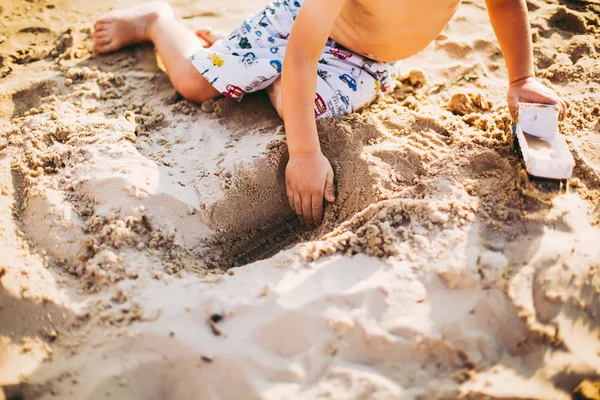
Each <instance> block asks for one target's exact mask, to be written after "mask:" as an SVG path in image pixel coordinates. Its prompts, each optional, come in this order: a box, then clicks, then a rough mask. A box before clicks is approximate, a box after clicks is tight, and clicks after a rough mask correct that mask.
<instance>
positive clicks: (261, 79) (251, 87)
mask: <svg viewBox="0 0 600 400" xmlns="http://www.w3.org/2000/svg"><path fill="white" fill-rule="evenodd" d="M268 80H269V79H268V78H266V77H264V76H259V77H257V78H256V79H255V80H253V81H252V82H250V84H249V85H248V86H246V87H245V88H244V90H245V91H246V93H247V92H250V91H252V90H254V89H256V88H257V87H258V86H259V85H261V84H262V83H263V82H265V81H268Z"/></svg>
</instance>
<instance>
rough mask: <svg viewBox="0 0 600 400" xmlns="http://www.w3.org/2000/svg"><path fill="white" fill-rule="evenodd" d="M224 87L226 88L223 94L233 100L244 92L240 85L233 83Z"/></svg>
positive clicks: (240, 96)
mask: <svg viewBox="0 0 600 400" xmlns="http://www.w3.org/2000/svg"><path fill="white" fill-rule="evenodd" d="M225 89H226V90H225V91H224V92H223V95H224V96H226V97H229V98H230V99H234V100H241V98H242V97H244V95H245V94H246V92H244V91H243V90H242V88H241V87H238V86H235V85H227V87H226V88H225Z"/></svg>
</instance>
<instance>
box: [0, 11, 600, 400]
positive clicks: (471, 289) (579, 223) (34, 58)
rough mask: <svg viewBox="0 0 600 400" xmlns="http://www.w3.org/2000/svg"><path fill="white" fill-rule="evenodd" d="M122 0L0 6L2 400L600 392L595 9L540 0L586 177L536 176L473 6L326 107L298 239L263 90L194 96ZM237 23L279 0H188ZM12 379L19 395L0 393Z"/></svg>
mask: <svg viewBox="0 0 600 400" xmlns="http://www.w3.org/2000/svg"><path fill="white" fill-rule="evenodd" d="M133 4H137V3H136V2H134V1H130V0H128V1H120V2H117V1H115V0H108V1H105V2H101V3H95V2H90V1H86V2H81V1H80V2H76V1H72V0H28V1H20V0H19V1H17V0H7V1H4V2H3V3H2V5H1V6H0V386H2V387H3V390H0V399H1V398H3V396H4V397H6V398H7V399H54V398H60V399H77V400H81V399H90V400H91V399H108V398H110V399H316V398H323V399H398V398H401V399H459V398H460V399H569V398H571V397H572V396H573V398H596V399H597V398H600V394H599V393H598V387H599V386H598V383H597V382H598V380H599V378H600V327H599V325H600V272H599V269H600V245H599V244H600V229H599V227H598V223H599V222H600V47H598V46H599V44H600V17H599V15H600V5H598V3H595V2H593V1H583V0H582V1H566V0H565V1H562V0H561V1H560V2H559V1H555V0H546V1H543V0H528V3H527V4H528V8H529V10H530V17H531V23H532V27H533V41H534V52H535V63H536V73H537V75H538V76H539V77H540V79H542V81H543V82H545V83H546V84H548V85H549V86H551V87H552V88H554V89H555V90H556V91H557V92H558V93H559V94H560V95H561V96H563V98H564V99H565V100H566V101H567V102H568V103H569V114H568V116H567V118H566V119H565V120H564V121H562V122H561V123H560V130H561V132H562V133H563V134H564V135H565V138H566V140H567V142H568V144H569V148H570V149H571V151H572V153H573V155H574V157H575V159H576V166H575V170H574V173H573V178H572V179H570V180H568V181H563V182H554V181H541V180H535V179H532V178H530V177H528V176H527V174H526V173H525V171H524V166H523V164H522V162H521V159H520V156H519V153H518V148H517V147H515V145H514V141H513V137H512V134H511V130H510V117H509V115H508V110H507V107H506V104H505V99H504V98H505V93H506V88H507V78H506V76H507V75H506V69H505V67H504V64H503V60H502V56H501V53H500V50H499V47H498V45H497V42H496V40H495V37H494V35H493V31H492V30H491V27H490V24H489V19H488V17H487V13H486V10H485V7H484V2H482V1H473V0H469V1H464V2H463V4H462V5H461V6H460V7H459V10H458V12H457V14H456V16H455V17H454V18H453V20H452V21H451V23H450V24H449V26H448V27H447V28H446V29H445V30H444V32H443V33H442V34H441V35H439V37H438V38H437V39H436V40H435V41H434V42H433V43H432V44H431V45H430V46H429V47H428V48H427V49H426V50H425V51H423V52H422V53H421V54H419V55H417V56H415V57H412V58H410V59H408V60H405V61H404V62H403V64H402V73H401V76H400V78H399V82H398V87H397V88H396V89H395V90H394V92H393V93H391V94H390V95H388V96H387V97H385V98H384V99H382V100H380V101H378V102H377V103H376V104H374V105H372V106H370V107H368V108H366V109H365V110H363V111H361V112H359V113H355V114H352V115H349V116H347V117H343V118H338V119H330V120H323V121H319V123H318V127H319V132H320V137H321V141H322V147H323V151H324V153H325V154H326V155H327V156H328V157H329V159H330V160H331V162H332V165H333V167H334V170H335V172H336V187H337V188H336V190H337V201H336V202H335V203H334V204H331V205H328V206H327V208H326V212H325V218H324V222H323V224H322V225H321V226H320V227H319V228H318V229H316V230H314V231H306V230H304V229H302V228H301V227H300V226H299V225H298V223H297V222H296V220H295V216H294V215H293V213H292V211H291V210H290V209H289V207H288V205H287V200H286V196H285V189H284V183H283V172H284V167H285V163H286V157H287V155H286V154H287V153H286V152H287V150H286V144H285V135H284V130H283V124H282V121H281V120H280V119H279V117H278V116H277V114H276V112H275V111H274V110H273V108H272V107H271V105H270V103H269V101H268V98H267V96H266V95H265V94H264V93H257V94H252V95H249V96H247V97H246V98H245V99H244V101H242V102H241V103H239V104H238V103H236V102H234V101H231V100H229V99H225V98H219V99H215V100H212V101H207V102H205V103H204V104H202V105H195V104H192V103H190V102H187V101H185V100H183V99H182V98H181V97H180V96H179V95H178V94H177V93H176V92H175V91H174V89H173V88H172V87H171V85H170V84H169V80H168V78H167V77H166V75H165V74H164V73H163V71H161V69H160V67H159V65H160V63H157V58H156V56H155V53H154V51H153V49H152V47H151V46H150V45H140V46H135V47H132V48H127V49H124V50H122V51H119V52H117V53H114V54H110V55H103V56H94V55H93V54H92V52H91V43H92V42H91V33H90V28H91V26H92V24H93V22H94V20H95V19H96V18H97V17H99V16H100V15H102V14H103V13H104V12H106V11H108V10H109V9H111V8H116V7H126V6H130V5H133ZM171 4H172V6H173V8H174V9H175V12H176V14H177V15H178V16H179V17H182V18H184V23H185V24H186V25H187V26H188V27H190V28H192V29H195V28H201V27H207V26H209V27H212V28H213V29H215V30H220V31H225V32H226V31H228V30H230V29H232V28H234V27H235V26H236V25H237V24H238V23H239V21H241V20H242V19H243V18H244V17H245V16H247V15H249V14H251V13H252V12H254V11H256V10H258V9H259V8H260V7H261V6H263V5H264V4H263V3H262V2H259V1H256V0H251V1H245V2H236V1H234V0H223V1H220V2H219V3H218V5H214V6H213V5H211V4H209V3H207V2H192V1H188V0H177V1H172V2H171ZM2 391H3V392H4V394H2Z"/></svg>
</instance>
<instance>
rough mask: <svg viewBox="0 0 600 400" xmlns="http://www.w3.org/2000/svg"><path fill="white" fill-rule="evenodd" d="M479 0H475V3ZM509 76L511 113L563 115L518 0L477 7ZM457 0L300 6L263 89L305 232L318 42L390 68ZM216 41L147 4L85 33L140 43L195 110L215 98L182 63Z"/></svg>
mask: <svg viewBox="0 0 600 400" xmlns="http://www.w3.org/2000/svg"><path fill="white" fill-rule="evenodd" d="M482 1H484V0H482ZM485 2H486V4H487V8H488V12H489V15H490V20H491V22H492V26H493V28H494V32H495V33H496V37H497V38H498V42H499V43H500V47H501V49H502V53H503V55H504V58H505V61H506V66H507V69H508V75H509V90H508V95H507V100H508V105H509V108H510V110H511V113H513V115H514V113H516V111H517V110H518V103H519V102H534V103H544V104H554V105H556V106H557V107H558V108H559V110H561V117H563V118H564V116H565V115H566V111H567V107H566V104H565V102H564V101H562V100H561V99H560V97H559V96H558V95H557V94H556V93H554V91H552V90H551V89H549V88H547V87H546V86H544V85H543V84H541V83H540V82H539V81H537V80H536V79H535V77H534V72H533V52H532V44H531V33H530V30H529V21H528V19H527V8H526V6H525V0H485ZM459 3H460V0H326V1H324V0H304V3H303V5H302V7H301V9H300V12H299V14H298V16H297V18H296V20H295V23H294V26H293V27H292V31H291V33H290V36H289V40H288V44H287V50H286V54H285V58H284V62H283V70H282V75H281V80H278V81H276V84H274V85H273V86H272V90H270V91H269V97H270V99H271V102H272V103H273V105H274V106H275V108H276V109H277V111H278V113H279V115H280V116H282V118H283V119H284V123H285V127H286V136H287V142H288V149H289V153H290V159H289V162H288V165H287V167H286V191H287V195H288V199H289V202H290V207H291V208H292V209H293V210H294V211H295V212H296V214H297V215H298V218H299V219H300V221H301V222H303V223H304V224H305V225H306V226H307V227H313V226H315V225H318V224H319V223H320V222H321V220H322V216H323V199H325V200H327V201H329V202H333V201H334V200H335V196H334V186H333V170H332V168H331V165H330V163H329V161H328V160H327V158H326V157H325V156H324V155H323V153H322V152H321V148H320V144H319V139H318V133H317V127H316V124H315V120H314V110H313V106H314V98H315V89H316V80H317V78H316V77H317V74H316V70H317V64H318V60H319V58H320V55H321V52H322V50H323V48H324V46H325V42H326V41H327V39H328V38H332V39H334V40H335V41H336V42H338V43H339V44H341V45H342V46H344V47H346V48H348V49H350V50H352V51H354V52H355V53H357V54H362V55H365V56H367V57H369V58H373V59H375V60H378V61H396V60H401V59H404V58H407V57H410V56H412V55H414V54H416V53H418V52H419V51H421V50H423V49H424V48H425V47H426V46H427V45H428V44H429V43H430V42H431V41H432V40H433V39H435V37H436V36H437V35H438V34H439V33H440V32H441V31H442V30H443V29H444V27H445V26H446V24H447V23H448V21H449V20H450V19H451V18H452V16H453V15H454V12H455V11H456V8H457V7H458V5H459ZM218 39H219V36H217V35H213V34H211V33H210V32H209V31H206V30H200V31H197V32H196V33H194V32H192V31H190V30H188V29H187V28H185V27H184V26H183V25H181V23H179V22H178V21H177V20H176V19H175V18H174V17H173V12H172V10H171V8H170V6H168V5H167V4H166V3H160V2H157V3H147V4H144V5H142V6H138V7H134V8H131V9H128V10H120V11H113V12H111V13H109V14H107V15H105V16H104V17H102V18H100V19H99V20H98V22H97V23H96V25H95V27H94V49H95V50H96V51H97V52H98V53H108V52H112V51H116V50H118V49H120V48H121V47H124V46H128V45H131V44H135V43H140V42H146V41H150V42H152V43H154V45H155V46H156V49H157V51H158V53H159V55H160V57H161V59H162V60H163V62H164V64H165V66H166V67H167V72H168V74H169V77H170V79H171V82H172V83H173V86H174V87H175V89H176V90H177V91H178V92H179V93H181V95H183V96H184V97H186V98H187V99H189V100H192V101H195V102H202V101H204V100H207V99H209V98H212V97H215V96H217V95H219V92H218V91H217V90H215V89H214V88H213V87H212V85H210V84H209V83H208V82H207V81H206V79H204V77H203V76H202V75H201V74H200V73H199V72H198V71H197V70H196V69H195V68H194V67H193V65H192V64H191V62H190V61H189V60H188V58H189V56H190V55H192V54H194V53H195V52H197V51H198V50H199V49H200V48H202V47H210V46H211V45H212V44H213V43H214V42H215V41H216V40H218Z"/></svg>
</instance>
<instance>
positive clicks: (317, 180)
mask: <svg viewBox="0 0 600 400" xmlns="http://www.w3.org/2000/svg"><path fill="white" fill-rule="evenodd" d="M285 186H286V190H287V196H288V200H289V202H290V207H292V210H294V211H295V212H296V215H298V218H299V219H300V222H301V223H303V224H304V225H305V226H306V227H307V228H311V227H314V226H317V225H319V224H320V223H321V221H322V219H323V196H325V199H326V200H327V201H328V202H330V203H332V202H334V201H335V195H334V194H333V192H334V189H333V169H332V168H331V165H330V164H329V160H327V158H326V157H325V156H324V155H323V153H321V152H320V151H316V152H314V153H305V154H295V155H290V160H289V161H288V164H287V167H286V169H285Z"/></svg>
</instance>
